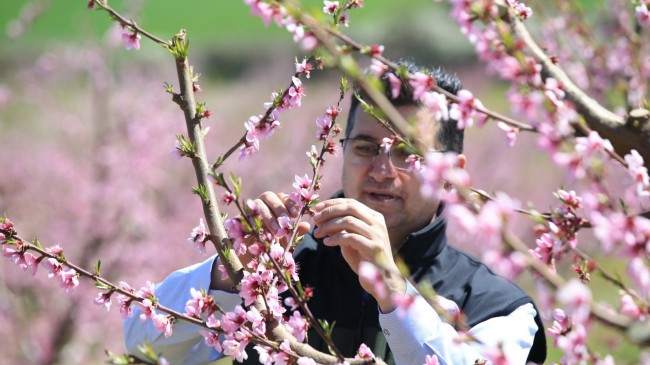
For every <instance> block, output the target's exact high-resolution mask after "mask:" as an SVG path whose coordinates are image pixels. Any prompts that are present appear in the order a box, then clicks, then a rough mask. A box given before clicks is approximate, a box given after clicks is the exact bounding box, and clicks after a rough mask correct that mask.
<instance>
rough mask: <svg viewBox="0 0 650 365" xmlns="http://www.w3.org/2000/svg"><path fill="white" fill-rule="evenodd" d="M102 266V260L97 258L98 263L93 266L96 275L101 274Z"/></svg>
mask: <svg viewBox="0 0 650 365" xmlns="http://www.w3.org/2000/svg"><path fill="white" fill-rule="evenodd" d="M101 268H102V260H97V263H96V264H95V265H94V266H93V271H94V272H95V275H97V276H100V275H101V274H100V269H101Z"/></svg>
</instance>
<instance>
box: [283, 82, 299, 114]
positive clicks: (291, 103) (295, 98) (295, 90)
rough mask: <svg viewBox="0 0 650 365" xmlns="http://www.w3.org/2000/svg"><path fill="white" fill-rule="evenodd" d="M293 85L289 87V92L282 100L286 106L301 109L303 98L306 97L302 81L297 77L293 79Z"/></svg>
mask: <svg viewBox="0 0 650 365" xmlns="http://www.w3.org/2000/svg"><path fill="white" fill-rule="evenodd" d="M291 80H292V85H291V86H290V87H289V91H288V92H287V94H286V95H285V96H284V99H283V100H282V101H283V102H284V105H286V106H287V109H288V108H289V107H298V108H299V107H300V105H301V103H302V97H303V96H305V90H304V89H303V87H302V81H300V79H299V78H297V77H292V78H291Z"/></svg>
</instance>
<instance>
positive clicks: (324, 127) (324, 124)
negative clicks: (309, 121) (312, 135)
mask: <svg viewBox="0 0 650 365" xmlns="http://www.w3.org/2000/svg"><path fill="white" fill-rule="evenodd" d="M316 125H317V126H318V128H320V129H319V130H318V132H316V138H318V139H319V140H321V141H324V140H325V139H326V138H327V135H329V133H330V129H331V128H332V119H331V118H330V117H329V116H327V115H326V116H325V117H322V118H317V119H316Z"/></svg>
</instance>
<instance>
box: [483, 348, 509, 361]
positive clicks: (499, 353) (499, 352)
mask: <svg viewBox="0 0 650 365" xmlns="http://www.w3.org/2000/svg"><path fill="white" fill-rule="evenodd" d="M484 354H485V357H487V358H488V360H490V364H492V365H510V364H511V362H510V361H508V358H507V357H506V354H505V353H504V352H503V348H502V347H501V346H497V347H487V348H486V349H485V351H484Z"/></svg>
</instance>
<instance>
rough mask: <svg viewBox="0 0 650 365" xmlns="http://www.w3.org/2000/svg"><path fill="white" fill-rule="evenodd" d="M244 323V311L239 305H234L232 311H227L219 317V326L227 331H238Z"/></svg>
mask: <svg viewBox="0 0 650 365" xmlns="http://www.w3.org/2000/svg"><path fill="white" fill-rule="evenodd" d="M244 323H246V311H245V310H244V308H242V307H241V306H240V305H238V306H236V307H235V309H234V310H233V311H232V312H227V313H226V314H225V315H224V316H223V317H221V327H222V328H223V329H224V331H226V332H227V333H234V332H236V331H238V330H239V329H240V328H241V326H243V325H244Z"/></svg>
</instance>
